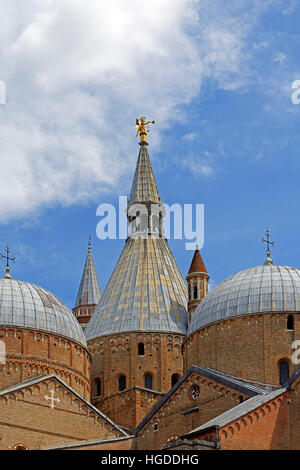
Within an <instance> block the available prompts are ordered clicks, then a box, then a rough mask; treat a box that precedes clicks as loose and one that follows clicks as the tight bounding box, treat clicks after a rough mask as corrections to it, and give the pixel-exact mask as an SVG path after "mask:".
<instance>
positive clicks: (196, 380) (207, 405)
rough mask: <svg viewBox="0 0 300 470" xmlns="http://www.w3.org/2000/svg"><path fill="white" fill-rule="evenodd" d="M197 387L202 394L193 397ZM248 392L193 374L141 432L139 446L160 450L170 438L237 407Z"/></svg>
mask: <svg viewBox="0 0 300 470" xmlns="http://www.w3.org/2000/svg"><path fill="white" fill-rule="evenodd" d="M195 386H198V387H199V389H200V393H199V396H198V397H197V398H196V399H193V398H192V390H193V389H194V387H195ZM239 397H243V400H246V399H247V398H249V396H248V395H246V394H243V393H240V392H238V391H237V390H235V389H231V388H230V387H227V386H224V385H222V384H220V383H218V382H215V381H214V380H212V379H208V378H206V377H204V376H201V375H200V374H197V373H194V372H193V373H192V374H191V375H189V376H188V377H187V379H186V380H185V381H184V382H183V383H182V384H181V385H180V386H179V387H178V389H177V390H176V391H175V392H174V393H173V394H172V395H171V396H170V397H169V399H168V400H167V401H166V402H165V403H164V404H163V405H162V406H161V408H160V409H159V410H157V412H156V413H155V414H154V415H153V417H152V418H151V419H149V421H148V422H147V423H146V424H145V425H144V427H143V428H142V429H141V430H140V431H139V433H138V442H137V446H138V447H137V448H138V449H161V447H162V446H163V445H165V444H167V443H168V442H169V441H170V440H171V441H172V440H174V439H178V438H179V436H182V435H184V434H185V433H187V432H189V431H192V430H193V429H195V428H196V427H197V426H200V425H201V424H204V423H206V422H207V421H209V420H210V419H212V418H214V417H215V416H218V415H219V414H221V413H223V412H224V411H226V410H228V409H230V408H232V407H234V406H236V405H237V404H238V403H239V402H240V398H239Z"/></svg>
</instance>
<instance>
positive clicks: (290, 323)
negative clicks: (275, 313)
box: [286, 315, 294, 330]
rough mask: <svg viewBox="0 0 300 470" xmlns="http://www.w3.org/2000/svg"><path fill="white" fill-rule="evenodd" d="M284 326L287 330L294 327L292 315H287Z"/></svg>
mask: <svg viewBox="0 0 300 470" xmlns="http://www.w3.org/2000/svg"><path fill="white" fill-rule="evenodd" d="M286 327H287V329H288V330H293V329H294V317H293V315H289V316H288V317H287V320H286Z"/></svg>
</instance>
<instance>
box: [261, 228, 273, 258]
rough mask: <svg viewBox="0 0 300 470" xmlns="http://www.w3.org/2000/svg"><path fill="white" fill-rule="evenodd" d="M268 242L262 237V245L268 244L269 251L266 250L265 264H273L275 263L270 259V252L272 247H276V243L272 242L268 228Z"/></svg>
mask: <svg viewBox="0 0 300 470" xmlns="http://www.w3.org/2000/svg"><path fill="white" fill-rule="evenodd" d="M265 235H266V238H267V239H266V240H265V239H264V238H263V237H261V242H262V243H266V244H267V250H266V255H267V257H266V259H265V264H273V261H272V259H271V258H270V255H271V251H270V245H272V246H275V242H270V232H269V229H268V228H267V229H266V234H265Z"/></svg>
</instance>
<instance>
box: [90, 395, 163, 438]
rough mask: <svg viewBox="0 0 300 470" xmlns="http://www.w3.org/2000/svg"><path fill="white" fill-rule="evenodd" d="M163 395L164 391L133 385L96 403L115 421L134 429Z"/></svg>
mask: <svg viewBox="0 0 300 470" xmlns="http://www.w3.org/2000/svg"><path fill="white" fill-rule="evenodd" d="M162 397H163V394H162V393H157V392H151V391H150V390H146V389H144V390H143V389H140V388H137V387H133V388H131V389H129V390H124V391H123V392H120V393H118V394H116V395H112V396H110V397H107V398H104V399H101V400H98V401H97V402H95V403H94V404H95V406H96V407H97V408H98V409H99V410H101V411H102V413H104V414H105V415H106V416H108V417H109V418H110V419H112V420H113V421H114V422H115V423H117V424H119V425H121V426H124V428H126V429H129V430H131V431H133V430H134V429H135V428H136V427H137V425H138V424H139V423H140V422H141V421H142V420H143V419H144V418H145V417H146V415H147V414H148V413H149V411H150V410H151V409H152V408H153V406H154V405H155V404H156V403H157V402H158V401H160V400H161V398H162Z"/></svg>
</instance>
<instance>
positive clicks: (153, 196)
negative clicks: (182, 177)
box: [129, 142, 161, 206]
mask: <svg viewBox="0 0 300 470" xmlns="http://www.w3.org/2000/svg"><path fill="white" fill-rule="evenodd" d="M147 145H148V144H147V142H140V147H141V148H140V152H139V157H138V161H137V165H136V169H135V173H134V178H133V183H132V188H131V193H130V198H129V206H130V205H132V204H134V203H137V202H144V203H147V202H152V203H157V204H159V203H160V200H161V199H160V196H159V194H158V190H157V186H156V182H155V178H154V174H153V170H152V165H151V162H150V158H149V154H148V150H147Z"/></svg>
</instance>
